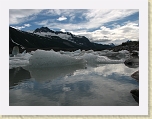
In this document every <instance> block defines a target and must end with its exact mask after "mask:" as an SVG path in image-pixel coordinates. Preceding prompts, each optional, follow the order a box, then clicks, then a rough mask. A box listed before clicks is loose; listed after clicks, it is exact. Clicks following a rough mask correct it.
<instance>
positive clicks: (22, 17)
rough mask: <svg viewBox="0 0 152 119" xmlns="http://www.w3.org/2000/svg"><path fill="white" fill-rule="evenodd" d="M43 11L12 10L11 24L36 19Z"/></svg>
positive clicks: (10, 11)
mask: <svg viewBox="0 0 152 119" xmlns="http://www.w3.org/2000/svg"><path fill="white" fill-rule="evenodd" d="M41 11H42V10H39V9H10V10H9V24H19V23H22V22H25V21H26V22H27V21H29V20H32V19H35V18H36V15H37V14H39V13H40V12H41Z"/></svg>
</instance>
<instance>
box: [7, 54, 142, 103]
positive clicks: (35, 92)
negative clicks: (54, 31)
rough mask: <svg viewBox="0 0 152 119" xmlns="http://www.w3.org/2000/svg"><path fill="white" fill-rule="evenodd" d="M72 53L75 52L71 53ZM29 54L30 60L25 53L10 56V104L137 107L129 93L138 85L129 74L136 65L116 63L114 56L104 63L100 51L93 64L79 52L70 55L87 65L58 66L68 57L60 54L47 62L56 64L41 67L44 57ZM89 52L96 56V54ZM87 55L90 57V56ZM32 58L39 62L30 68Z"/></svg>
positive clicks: (134, 70)
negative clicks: (109, 61)
mask: <svg viewBox="0 0 152 119" xmlns="http://www.w3.org/2000/svg"><path fill="white" fill-rule="evenodd" d="M76 53H78V51H77V52H75V53H73V54H76ZM31 54H32V53H31ZM33 54H34V53H33ZM33 54H32V56H30V57H29V58H30V59H29V58H27V57H25V54H24V57H23V55H20V56H18V57H10V69H9V105H10V106H139V104H138V103H137V102H136V101H135V100H134V98H133V97H132V95H131V93H130V91H131V90H133V89H138V88H139V82H137V81H136V80H135V79H133V78H132V77H131V74H133V73H134V72H136V71H137V70H138V69H139V68H138V67H136V68H129V67H127V66H125V64H124V63H123V62H118V63H116V62H115V61H118V59H117V60H116V59H114V58H111V63H105V60H102V62H101V58H102V59H103V55H101V52H100V56H101V57H100V60H99V58H98V59H97V60H96V61H98V62H97V63H91V61H92V60H88V59H87V58H88V56H87V57H86V56H85V57H83V56H84V54H82V52H80V53H78V54H79V55H75V56H72V57H78V56H79V57H81V58H82V57H83V58H82V59H86V60H87V64H86V63H82V64H81V63H76V64H73V65H62V64H67V62H69V60H67V62H66V60H65V59H66V58H67V57H66V58H65V59H64V57H61V60H63V62H62V64H59V62H57V61H56V62H55V60H54V61H52V60H51V61H49V62H50V63H51V65H54V64H55V63H56V64H59V66H56V67H43V64H44V62H45V64H47V63H48V60H47V59H46V58H45V56H44V55H43V54H41V55H38V54H37V55H35V57H34V55H33ZM35 54H36V53H35ZM61 54H62V55H63V54H66V53H63V52H62V53H61ZM92 54H94V56H99V53H98V54H96V53H92ZM26 55H27V54H26ZM28 55H29V54H28ZM38 56H43V57H44V59H42V60H41V58H40V57H38ZM47 56H48V54H47ZM54 56H55V55H54ZM54 56H53V57H54ZM68 56H70V55H68ZM119 56H120V53H119ZM32 58H33V59H34V60H33V59H32ZM54 58H57V57H54ZM89 58H91V59H93V57H92V56H91V57H90V56H89ZM104 58H105V56H104ZM106 58H107V57H106ZM123 58H124V57H123ZM48 59H49V60H50V59H51V58H50V57H49V58H48ZM57 60H59V58H57ZM108 60H109V59H108ZM28 61H29V62H28ZM32 61H33V62H34V63H35V62H38V63H39V64H38V65H37V63H35V65H34V68H33V67H32V68H29V67H26V65H27V64H30V62H32ZM42 61H43V62H42ZM79 61H80V60H79ZM89 61H90V63H88V62H89ZM96 61H95V60H94V61H93V62H96ZM99 61H100V63H99ZM106 61H107V59H106ZM119 61H120V58H119ZM21 62H22V63H21ZM33 62H32V65H33V64H34V63H33ZM40 62H41V63H40ZM60 62H61V61H60ZM81 62H82V61H81ZM103 62H104V63H103ZM53 63H54V64H53ZM72 63H73V62H72ZM70 64H71V61H70ZM47 65H49V64H47ZM29 66H30V65H29ZM35 66H39V67H35Z"/></svg>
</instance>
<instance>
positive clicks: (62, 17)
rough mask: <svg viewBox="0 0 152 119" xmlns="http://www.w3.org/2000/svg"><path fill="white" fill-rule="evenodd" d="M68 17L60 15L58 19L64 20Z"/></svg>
mask: <svg viewBox="0 0 152 119" xmlns="http://www.w3.org/2000/svg"><path fill="white" fill-rule="evenodd" d="M66 19H67V18H66V17H64V16H61V17H59V18H58V19H57V20H58V21H64V20H66Z"/></svg>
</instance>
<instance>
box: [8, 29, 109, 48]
mask: <svg viewBox="0 0 152 119" xmlns="http://www.w3.org/2000/svg"><path fill="white" fill-rule="evenodd" d="M14 46H19V48H20V49H22V48H24V49H26V50H33V49H54V50H69V51H71V50H77V49H84V50H89V49H92V50H102V49H107V48H110V47H111V46H110V45H102V44H97V43H92V42H90V41H89V40H88V39H87V38H86V37H85V36H77V35H73V34H72V33H69V32H61V31H53V30H50V29H49V28H47V27H41V28H37V29H36V30H35V31H34V32H33V33H30V32H25V31H21V30H17V29H14V28H12V27H9V47H10V50H12V48H13V47H14Z"/></svg>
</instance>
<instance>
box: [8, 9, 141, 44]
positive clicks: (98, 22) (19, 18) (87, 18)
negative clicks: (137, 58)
mask: <svg viewBox="0 0 152 119" xmlns="http://www.w3.org/2000/svg"><path fill="white" fill-rule="evenodd" d="M138 12H139V10H138V9H50V10H47V9H46V10H27V9H26V10H25V9H23V10H10V24H11V23H14V24H19V23H24V22H25V21H26V22H27V21H30V20H33V19H35V20H34V21H33V22H34V23H35V26H36V25H39V26H46V27H48V28H50V29H61V30H62V31H67V32H72V33H74V34H77V35H84V36H86V37H87V38H89V39H90V40H91V41H103V40H107V42H108V41H109V42H110V41H118V40H121V41H123V40H126V39H130V40H138V39H139V34H138V32H139V25H138V22H139V21H138V19H139V16H138V14H137V13H138ZM134 14H137V15H136V16H135V17H136V18H134V21H131V20H132V18H131V17H130V16H131V15H134ZM41 16H42V17H41ZM59 16H60V17H59ZM67 16H68V17H67ZM36 18H37V19H36ZM43 18H44V19H43ZM64 20H66V23H65V22H58V21H64ZM135 20H136V21H135ZM18 26H19V25H18ZM39 26H37V27H39ZM24 27H25V26H24V25H23V26H20V27H18V29H23V28H24ZM104 36H107V38H105V37H104Z"/></svg>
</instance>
